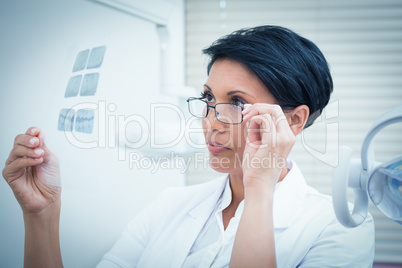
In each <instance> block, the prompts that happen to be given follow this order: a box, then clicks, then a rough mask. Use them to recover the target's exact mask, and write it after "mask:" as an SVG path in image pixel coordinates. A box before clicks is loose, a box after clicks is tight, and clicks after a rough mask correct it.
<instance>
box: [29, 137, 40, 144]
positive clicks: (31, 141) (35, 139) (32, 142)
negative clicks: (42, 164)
mask: <svg viewBox="0 0 402 268" xmlns="http://www.w3.org/2000/svg"><path fill="white" fill-rule="evenodd" d="M36 141H38V138H32V139H30V140H29V143H30V144H32V145H34V144H35V142H36Z"/></svg>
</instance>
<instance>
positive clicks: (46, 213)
mask: <svg viewBox="0 0 402 268" xmlns="http://www.w3.org/2000/svg"><path fill="white" fill-rule="evenodd" d="M60 210H61V201H60V199H57V200H55V201H54V202H53V203H51V204H50V205H49V206H47V207H46V208H44V209H42V210H41V211H38V212H26V211H23V217H24V222H25V223H46V222H54V221H57V222H58V221H59V219H60Z"/></svg>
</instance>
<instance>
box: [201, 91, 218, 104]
mask: <svg viewBox="0 0 402 268" xmlns="http://www.w3.org/2000/svg"><path fill="white" fill-rule="evenodd" d="M201 98H203V99H205V100H206V101H207V102H215V99H214V96H213V95H212V94H211V93H210V92H202V93H201Z"/></svg>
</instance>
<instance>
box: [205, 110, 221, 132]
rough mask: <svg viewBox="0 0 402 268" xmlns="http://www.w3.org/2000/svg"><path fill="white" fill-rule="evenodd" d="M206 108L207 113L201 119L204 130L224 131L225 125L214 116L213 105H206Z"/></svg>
mask: <svg viewBox="0 0 402 268" xmlns="http://www.w3.org/2000/svg"><path fill="white" fill-rule="evenodd" d="M208 109H209V110H208V115H207V117H205V118H204V119H203V127H204V130H209V131H219V132H224V131H225V127H226V126H225V124H224V123H222V122H220V121H219V120H218V118H217V117H216V116H217V114H216V112H215V107H208Z"/></svg>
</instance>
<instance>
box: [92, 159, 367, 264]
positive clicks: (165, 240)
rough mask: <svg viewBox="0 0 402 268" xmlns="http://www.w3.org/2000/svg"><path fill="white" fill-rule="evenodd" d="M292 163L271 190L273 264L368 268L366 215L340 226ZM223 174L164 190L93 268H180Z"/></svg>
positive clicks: (216, 196)
mask: <svg viewBox="0 0 402 268" xmlns="http://www.w3.org/2000/svg"><path fill="white" fill-rule="evenodd" d="M292 165H293V167H292V169H291V171H290V172H289V173H288V175H287V176H286V177H285V179H284V180H283V181H282V182H280V183H279V185H278V186H277V188H276V190H275V194H274V231H275V248H276V258H277V266H278V267H372V263H373V259H374V224H373V220H372V218H371V216H368V218H367V220H366V221H365V222H364V223H363V224H362V225H361V226H359V227H357V228H354V229H348V228H344V227H343V226H341V225H340V224H339V223H338V221H337V220H336V218H335V215H334V212H333V208H332V203H331V199H330V197H328V196H326V195H322V194H320V193H318V192H317V191H316V190H314V189H313V188H311V187H309V186H308V185H307V184H306V183H305V180H304V178H303V176H302V174H301V172H300V170H299V169H298V167H297V166H296V165H295V164H294V163H292ZM227 178H228V177H227V176H225V177H223V178H220V179H216V180H213V181H210V182H207V183H203V184H199V185H194V186H188V187H180V188H170V189H168V190H166V191H164V192H163V193H162V194H161V196H160V197H159V198H158V200H157V201H156V202H154V203H153V204H151V205H150V206H149V207H147V208H146V209H144V210H143V211H142V212H141V213H140V214H139V215H138V216H137V217H136V218H135V219H134V220H133V221H132V222H131V223H130V224H129V225H128V228H127V229H126V230H125V232H124V233H123V234H122V236H121V238H120V239H119V240H118V241H117V242H116V244H115V245H114V246H113V248H112V249H111V250H110V251H109V252H108V253H107V254H106V255H105V256H104V257H103V259H102V261H101V262H100V263H99V265H98V268H104V267H181V266H182V264H183V262H184V260H185V258H186V257H187V254H188V252H189V250H190V248H191V246H192V244H193V243H194V241H195V239H196V238H197V236H198V234H199V232H200V230H201V229H202V227H203V225H204V223H205V222H206V220H207V219H208V217H209V216H210V214H211V212H212V211H213V209H214V207H215V205H216V202H217V201H218V199H219V197H220V195H221V193H222V191H223V189H224V187H225V184H226V180H227ZM227 257H228V258H229V259H230V256H227Z"/></svg>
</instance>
